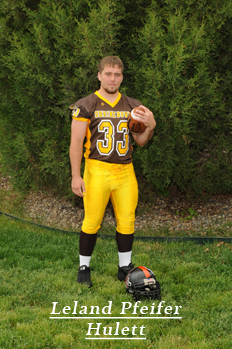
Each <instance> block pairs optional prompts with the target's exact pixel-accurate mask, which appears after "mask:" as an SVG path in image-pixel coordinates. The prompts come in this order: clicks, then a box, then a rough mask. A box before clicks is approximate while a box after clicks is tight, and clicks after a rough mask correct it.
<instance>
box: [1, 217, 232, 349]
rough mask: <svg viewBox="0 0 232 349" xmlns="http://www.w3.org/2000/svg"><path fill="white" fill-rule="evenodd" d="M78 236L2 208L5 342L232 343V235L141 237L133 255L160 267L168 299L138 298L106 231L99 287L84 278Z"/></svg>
mask: <svg viewBox="0 0 232 349" xmlns="http://www.w3.org/2000/svg"><path fill="white" fill-rule="evenodd" d="M78 239H79V237H78V235H75V234H63V233H61V232H57V231H48V230H45V229H41V228H38V227H35V226H32V225H29V224H25V223H22V222H18V221H13V220H11V219H9V218H6V217H4V216H0V309H1V313H0V348H1V349H4V348H5V349H11V348H26V349H30V348H33V349H37V348H41V349H42V348H43V349H45V348H49V349H52V348H70V349H73V348H81V346H83V347H85V348H137V347H139V348H146V349H147V348H157V349H158V348H159V349H164V348H165V349H166V348H167V349H171V348H175V349H176V348H199V349H201V348H205V349H206V348H207V349H216V348H220V349H224V348H225V349H230V348H231V346H232V339H231V334H232V316H231V314H232V304H231V303H232V302H231V299H232V273H231V271H232V257H231V252H232V251H231V244H230V245H229V244H225V243H224V244H223V243H214V244H208V245H196V244H194V243H192V242H178V243H170V244H167V243H158V244H157V243H151V242H143V241H139V240H135V242H134V248H133V263H134V264H135V265H145V266H147V267H149V268H151V269H152V270H153V272H154V273H155V275H156V277H157V279H158V281H159V282H160V284H161V287H162V301H163V303H162V304H161V305H162V307H160V308H159V303H160V301H158V300H157V301H154V300H147V299H141V303H137V306H138V307H137V308H136V307H135V305H136V304H135V301H134V300H133V298H132V296H131V295H129V294H127V293H126V291H125V286H124V284H123V283H120V282H119V281H118V280H117V264H118V257H117V249H116V242H115V240H114V239H100V238H99V239H98V240H97V245H96V248H95V250H94V254H93V258H92V263H91V267H92V268H93V271H92V282H93V287H92V288H91V289H87V288H85V287H84V286H82V285H79V284H77V283H76V274H77V268H78ZM53 302H58V303H53ZM55 304H56V307H55ZM74 305H76V311H74ZM53 307H54V309H53ZM124 307H125V308H126V309H125V310H124ZM177 307H178V308H177ZM97 310H99V314H98V311H97ZM123 310H124V311H123ZM52 312H53V313H54V314H51V313H52ZM73 313H74V314H73ZM108 313H109V314H108ZM121 313H123V314H121ZM51 317H72V319H61V318H59V319H52V318H51ZM74 317H81V318H78V319H77V318H76V319H74ZM84 317H90V318H89V319H84ZM94 317H108V318H105V319H96V318H94ZM109 317H111V318H109ZM113 317H124V318H121V319H114V318H113ZM125 317H130V318H129V319H126V318H125ZM141 317H142V319H141ZM148 317H149V318H148ZM152 317H159V318H158V319H154V318H153V319H152ZM170 317H178V318H175V319H171V318H170ZM90 324H92V325H90ZM100 324H101V325H100ZM91 326H92V327H91ZM94 328H99V334H100V335H99V336H98V335H96V333H97V330H96V329H94ZM110 332H111V336H109V334H110ZM115 333H116V334H115ZM117 333H118V334H117ZM99 337H101V338H104V339H101V340H99V339H89V338H99ZM86 338H87V339H86ZM106 338H107V339H106ZM109 338H110V339H109ZM117 338H124V339H117ZM128 338H132V339H128ZM134 338H138V339H134ZM145 338H146V339H145Z"/></svg>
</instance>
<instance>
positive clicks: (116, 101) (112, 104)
mask: <svg viewBox="0 0 232 349" xmlns="http://www.w3.org/2000/svg"><path fill="white" fill-rule="evenodd" d="M95 94H96V95H97V96H98V97H99V98H100V99H102V100H103V101H104V102H106V103H107V104H109V105H110V106H111V107H112V108H114V107H115V106H116V104H117V103H118V102H119V100H120V98H121V93H120V92H118V97H117V99H116V100H115V101H114V103H110V102H109V101H108V100H107V99H106V98H104V97H102V96H101V95H100V93H99V92H98V91H96V92H95Z"/></svg>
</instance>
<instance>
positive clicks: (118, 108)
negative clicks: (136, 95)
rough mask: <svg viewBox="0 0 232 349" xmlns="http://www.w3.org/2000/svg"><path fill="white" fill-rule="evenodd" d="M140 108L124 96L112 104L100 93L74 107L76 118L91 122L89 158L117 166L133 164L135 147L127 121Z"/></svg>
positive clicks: (87, 133)
mask: <svg viewBox="0 0 232 349" xmlns="http://www.w3.org/2000/svg"><path fill="white" fill-rule="evenodd" d="M139 105H141V103H140V102H139V101H137V100H136V99H133V98H130V97H127V96H125V95H123V94H121V93H119V95H118V98H117V100H116V101H115V102H114V103H110V102H109V101H108V100H106V99H105V98H103V97H102V96H101V95H100V94H99V93H98V92H95V93H92V94H91V95H89V96H87V97H84V98H82V99H80V100H78V101H77V102H76V103H74V104H72V105H71V106H70V109H71V111H72V118H73V119H75V120H80V121H85V122H88V127H87V132H86V137H87V142H86V144H85V147H86V152H85V157H86V158H89V159H95V160H100V161H105V162H109V163H116V164H128V163H130V162H131V161H132V157H131V154H132V145H131V144H130V137H129V132H128V127H127V118H128V116H129V113H130V111H131V110H132V109H133V108H135V107H138V106H139Z"/></svg>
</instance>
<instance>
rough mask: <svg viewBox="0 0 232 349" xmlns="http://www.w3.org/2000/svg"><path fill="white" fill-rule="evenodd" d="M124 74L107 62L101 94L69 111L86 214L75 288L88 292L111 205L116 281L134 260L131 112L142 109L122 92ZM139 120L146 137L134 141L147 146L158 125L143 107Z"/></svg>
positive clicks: (78, 190)
mask: <svg viewBox="0 0 232 349" xmlns="http://www.w3.org/2000/svg"><path fill="white" fill-rule="evenodd" d="M123 69H124V67H123V63H122V61H121V59H120V58H119V57H116V56H107V57H105V58H103V59H102V60H101V61H100V63H99V66H98V79H99V81H100V89H99V90H98V91H96V92H95V93H92V94H91V95H89V96H87V97H84V98H82V99H80V100H78V101H77V102H75V103H74V104H72V105H71V106H70V109H71V111H72V126H71V144H70V161H71V169H72V184H71V187H72V191H73V193H74V194H76V195H78V196H80V197H83V201H84V211H85V216H84V220H83V225H82V230H81V233H80V242H79V258H80V267H79V270H78V275H77V282H79V283H85V284H87V285H88V286H89V287H91V286H92V282H91V278H90V269H89V265H90V260H91V256H92V253H93V249H94V246H95V243H96V238H97V231H98V229H99V228H100V224H101V221H102V219H103V216H104V212H105V209H106V206H107V203H108V201H109V199H111V202H112V205H113V208H114V212H115V217H116V221H117V228H116V242H117V247H118V257H119V265H118V279H119V280H120V281H124V280H125V277H126V275H127V273H128V272H129V271H130V270H131V269H132V268H133V264H132V262H131V254H132V244H133V238H134V221H135V209H136V206H137V202H138V184H137V180H136V177H135V173H134V168H133V164H132V157H131V154H132V146H131V143H130V137H129V133H128V127H127V118H128V115H129V113H130V111H131V110H132V109H133V108H135V107H138V106H141V103H140V102H139V101H138V100H136V99H133V98H130V97H127V96H125V95H123V94H121V93H120V92H119V87H120V85H121V83H122V81H123ZM136 116H137V117H139V118H140V119H141V121H142V122H143V123H144V124H145V125H146V126H147V127H146V129H145V131H144V132H143V133H141V134H139V135H132V137H133V138H134V140H135V142H136V143H137V144H138V145H139V146H144V145H145V144H146V143H147V142H148V141H149V140H150V139H151V137H152V135H153V132H154V128H155V127H156V121H155V119H154V116H153V113H152V112H151V111H150V110H149V109H148V108H146V107H144V106H143V110H138V111H137V113H136ZM85 137H86V143H85V148H86V150H85V154H84V156H85V170H84V176H83V178H82V177H81V175H80V168H81V159H82V151H83V142H84V139H85Z"/></svg>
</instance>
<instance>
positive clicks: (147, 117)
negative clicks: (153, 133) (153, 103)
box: [134, 105, 156, 130]
mask: <svg viewBox="0 0 232 349" xmlns="http://www.w3.org/2000/svg"><path fill="white" fill-rule="evenodd" d="M140 107H142V108H143V110H144V111H142V110H140V109H136V111H135V112H134V113H135V116H137V117H139V118H140V119H141V121H142V122H143V123H144V125H145V126H147V127H148V128H149V129H150V130H154V128H155V127H156V121H155V118H154V115H153V113H152V112H151V111H150V110H149V109H148V108H146V107H144V105H140Z"/></svg>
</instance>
